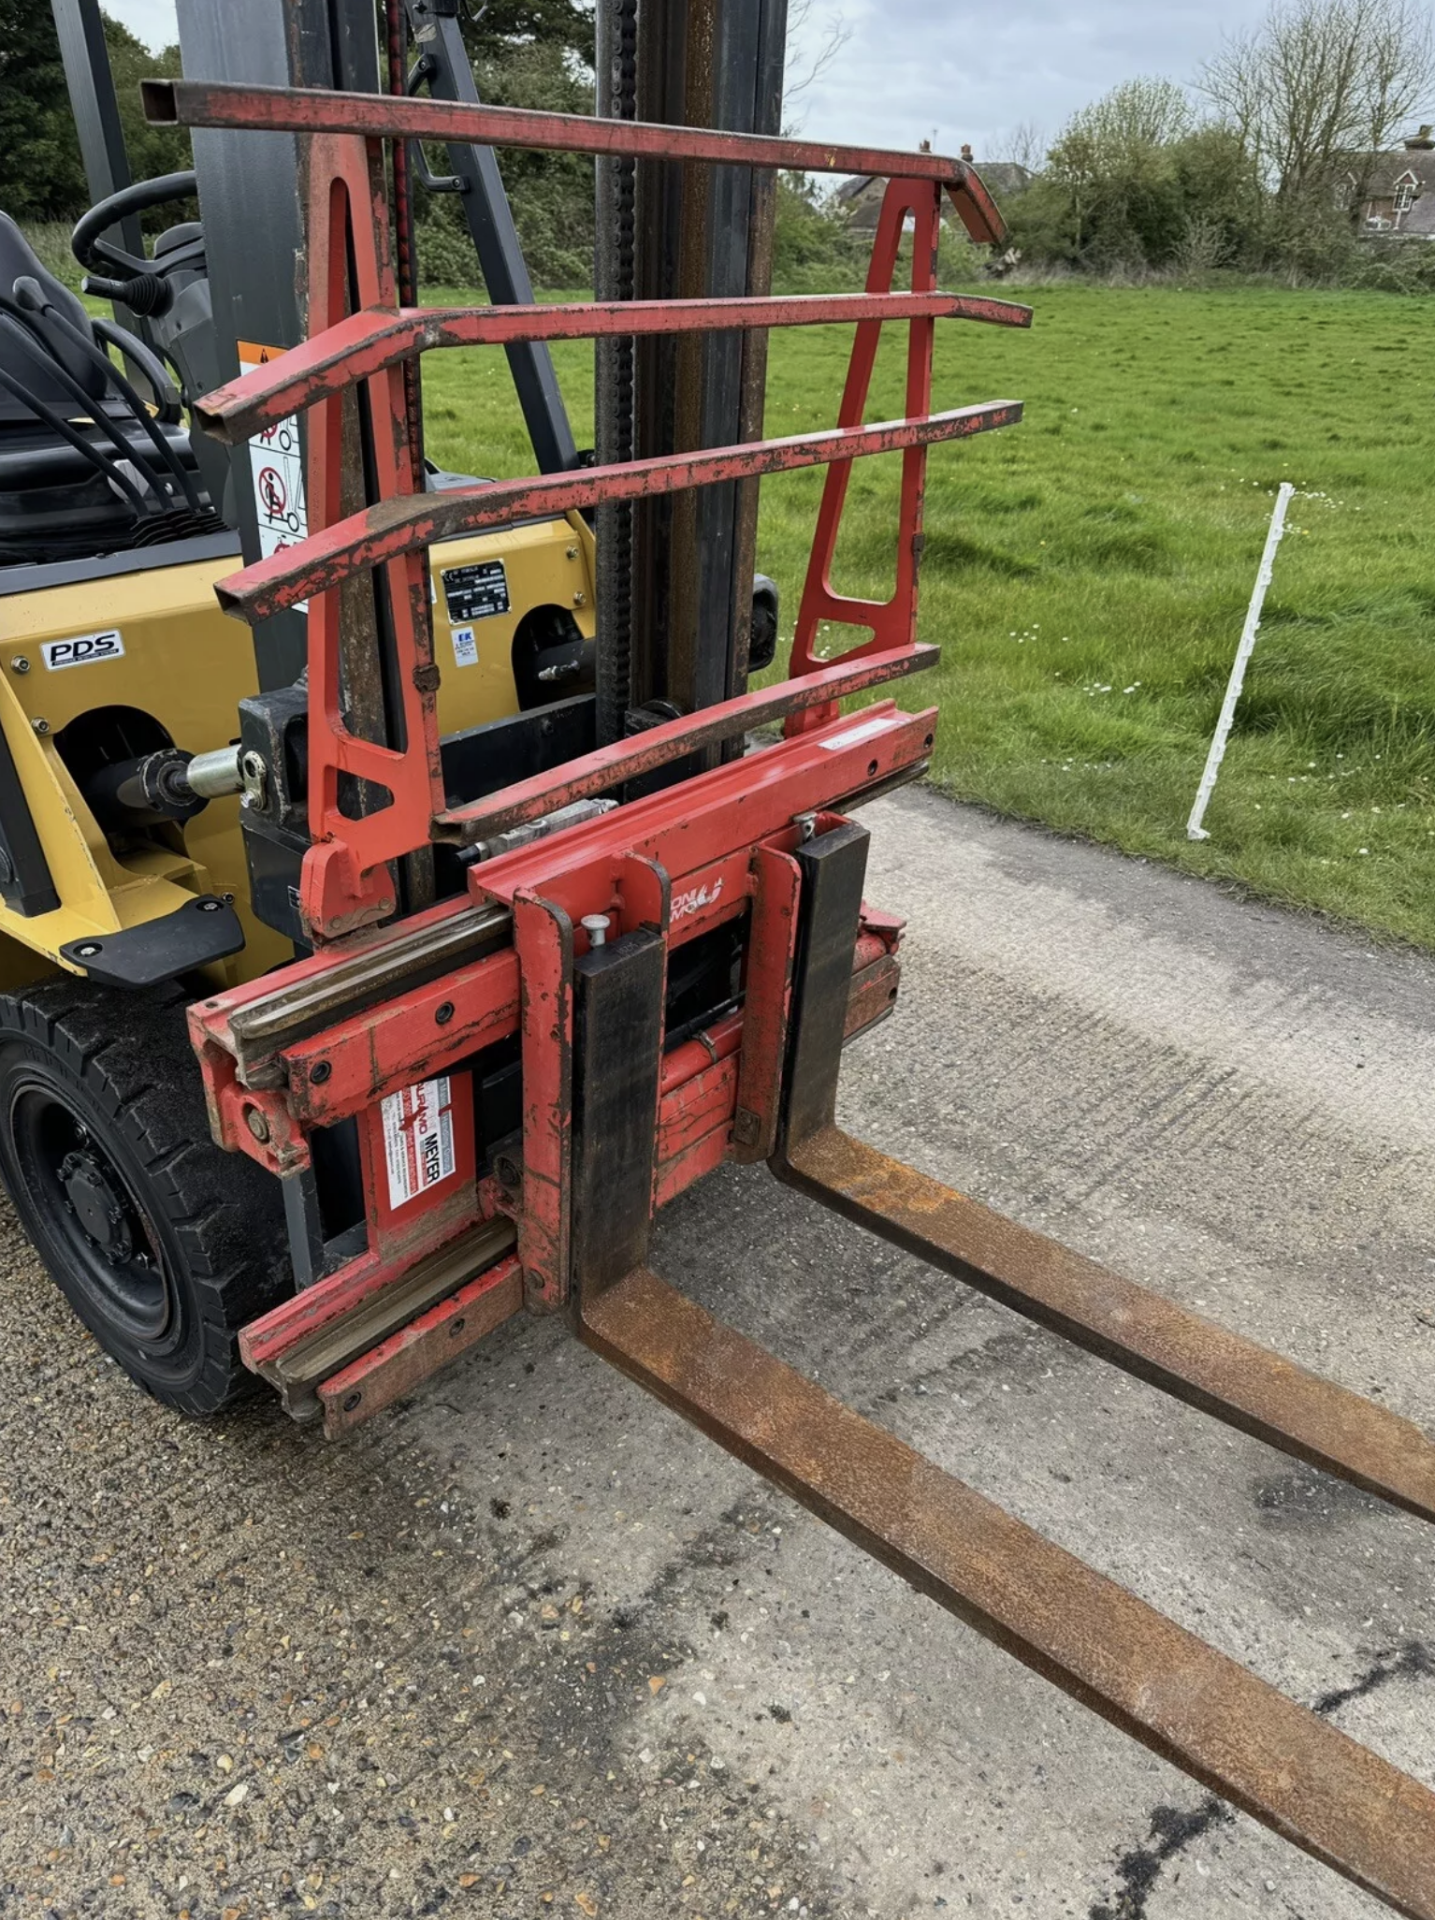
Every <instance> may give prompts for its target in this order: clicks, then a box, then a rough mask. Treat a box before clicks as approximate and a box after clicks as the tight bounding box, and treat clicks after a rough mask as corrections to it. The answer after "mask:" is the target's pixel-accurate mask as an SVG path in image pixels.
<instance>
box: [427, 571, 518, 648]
mask: <svg viewBox="0 0 1435 1920" xmlns="http://www.w3.org/2000/svg"><path fill="white" fill-rule="evenodd" d="M443 597H444V599H445V601H446V602H447V603H448V617H449V619H450V620H452V621H468V620H491V619H492V618H493V616H494V615H495V614H497V613H507V612H508V608H509V600H508V574H507V573H506V571H505V570H504V565H503V562H502V561H501V560H479V561H476V562H475V563H474V565H473V566H471V567H448V568H446V569H445V571H444V574H443ZM459 664H460V665H461V666H463V665H467V664H468V662H466V661H460V663H459Z"/></svg>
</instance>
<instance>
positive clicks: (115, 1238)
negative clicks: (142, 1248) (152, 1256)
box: [59, 1147, 135, 1264]
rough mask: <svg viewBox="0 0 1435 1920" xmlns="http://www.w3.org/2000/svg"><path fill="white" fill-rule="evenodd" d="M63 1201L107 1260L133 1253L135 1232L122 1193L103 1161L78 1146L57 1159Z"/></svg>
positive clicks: (118, 1262) (116, 1260) (118, 1261)
mask: <svg viewBox="0 0 1435 1920" xmlns="http://www.w3.org/2000/svg"><path fill="white" fill-rule="evenodd" d="M59 1178H60V1187H61V1190H62V1192H63V1193H64V1196H65V1204H66V1205H67V1206H68V1207H69V1208H70V1210H71V1211H72V1212H73V1214H74V1216H75V1219H76V1221H77V1223H78V1224H79V1226H80V1229H81V1231H82V1232H83V1233H84V1235H85V1237H86V1239H88V1240H89V1241H90V1242H91V1243H92V1244H93V1245H94V1246H95V1247H96V1248H97V1249H98V1250H99V1251H100V1253H102V1254H103V1255H104V1257H105V1258H106V1259H107V1260H110V1261H113V1262H115V1263H116V1264H120V1263H122V1262H124V1261H127V1260H131V1259H133V1257H134V1251H135V1246H134V1235H133V1233H132V1232H131V1230H130V1224H129V1219H128V1209H127V1208H126V1206H125V1202H124V1198H123V1196H122V1195H121V1194H120V1193H119V1192H117V1191H116V1189H115V1187H114V1186H113V1185H112V1184H111V1182H110V1179H109V1178H108V1176H107V1173H106V1169H105V1166H104V1163H103V1162H102V1161H101V1160H100V1158H99V1156H98V1155H97V1154H95V1153H92V1152H90V1151H88V1150H87V1149H85V1148H83V1147H81V1148H77V1149H76V1150H75V1151H74V1152H72V1153H67V1154H66V1155H65V1158H64V1159H63V1160H62V1161H61V1163H60V1170H59Z"/></svg>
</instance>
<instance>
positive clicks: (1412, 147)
mask: <svg viewBox="0 0 1435 1920" xmlns="http://www.w3.org/2000/svg"><path fill="white" fill-rule="evenodd" d="M1432 148H1435V127H1422V128H1421V129H1420V131H1419V133H1416V134H1412V135H1411V137H1410V138H1409V139H1408V140H1407V141H1406V142H1405V151H1406V152H1407V153H1429V152H1430V151H1431V150H1432Z"/></svg>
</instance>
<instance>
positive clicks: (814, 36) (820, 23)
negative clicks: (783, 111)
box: [782, 0, 852, 102]
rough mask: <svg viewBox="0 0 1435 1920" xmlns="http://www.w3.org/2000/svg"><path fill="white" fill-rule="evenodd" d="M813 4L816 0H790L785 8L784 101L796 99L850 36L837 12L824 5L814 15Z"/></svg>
mask: <svg viewBox="0 0 1435 1920" xmlns="http://www.w3.org/2000/svg"><path fill="white" fill-rule="evenodd" d="M815 7H816V0H791V4H790V5H789V6H788V9H787V76H786V78H785V79H784V81H783V86H782V95H783V99H784V101H785V102H790V101H792V100H796V99H798V98H799V97H800V96H801V95H802V94H804V93H806V92H807V90H808V89H809V88H810V87H811V86H813V85H814V84H815V82H817V81H818V80H820V79H821V78H822V76H823V74H824V73H826V71H827V69H828V68H829V67H830V66H831V65H832V62H833V61H834V60H835V59H836V58H837V56H838V54H839V53H841V51H842V49H843V48H844V47H845V46H846V45H847V42H848V41H849V40H850V39H851V38H852V29H851V27H850V26H848V24H847V21H846V18H845V17H844V15H843V14H842V13H841V12H839V11H836V10H835V9H832V8H828V7H825V8H823V9H822V10H821V12H820V13H816V16H815V17H814V10H815Z"/></svg>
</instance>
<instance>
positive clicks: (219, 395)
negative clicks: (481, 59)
mask: <svg viewBox="0 0 1435 1920" xmlns="http://www.w3.org/2000/svg"><path fill="white" fill-rule="evenodd" d="M923 318H930V319H933V320H976V321H979V322H982V323H984V324H986V325H988V326H999V327H1029V326H1030V325H1031V308H1030V307H1023V306H1018V305H1017V304H1016V303H1015V302H1014V301H1011V300H994V299H992V298H990V297H988V296H986V295H982V294H964V293H938V292H931V293H872V292H867V293H801V294H786V295H780V296H775V297H773V298H771V299H757V298H751V297H747V298H743V299H713V300H612V301H593V300H570V301H555V302H554V303H553V305H551V306H542V307H401V308H400V309H399V310H398V311H397V312H396V313H395V312H392V311H390V310H388V309H387V308H377V309H375V310H374V311H372V312H364V313H351V314H349V315H348V317H347V318H346V319H343V320H340V321H339V322H338V323H337V324H336V325H334V326H332V327H329V328H327V329H326V330H325V331H324V332H323V333H316V334H314V335H312V336H311V337H310V338H309V339H308V340H304V341H301V342H300V344H299V345H298V346H297V347H292V348H290V350H289V351H288V352H287V353H284V354H280V355H277V356H276V357H275V358H274V359H272V360H269V361H266V362H265V364H264V365H263V366H262V367H255V368H253V369H252V370H251V371H250V372H249V373H246V374H241V375H240V377H239V378H238V379H237V380H231V381H230V382H229V383H228V384H227V385H226V386H223V387H219V388H217V389H216V391H215V392H213V393H211V394H208V395H207V396H206V397H205V398H204V399H203V400H201V401H200V402H199V403H198V405H197V406H196V407H195V410H194V413H195V419H196V420H197V422H198V424H199V425H200V426H201V427H202V428H203V429H204V431H205V432H206V433H210V434H213V435H214V437H215V438H216V439H218V440H223V441H225V442H226V443H227V444H229V445H231V446H237V445H238V444H239V443H240V442H241V441H244V440H248V439H251V438H252V437H253V436H254V435H255V434H256V433H262V432H263V430H264V428H265V427H267V426H269V425H271V424H272V423H273V422H275V421H278V420H283V419H285V418H287V417H288V415H290V414H292V413H298V412H302V410H303V409H304V408H305V407H311V406H313V405H314V403H315V402H316V401H318V400H322V399H324V398H325V397H326V396H327V395H329V394H332V393H338V392H341V391H342V390H343V389H344V388H345V387H346V386H349V385H350V384H351V383H352V382H353V381H355V380H365V379H368V378H370V377H371V376H372V375H374V374H376V373H380V372H382V371H383V370H384V369H385V368H386V367H391V366H393V365H394V363H395V362H396V361H398V360H404V359H407V358H409V357H410V356H411V355H415V354H420V353H429V352H432V351H433V350H434V349H436V348H440V347H483V346H509V345H512V344H513V343H515V342H517V341H522V340H585V339H589V338H597V337H599V336H601V335H604V334H635V335H636V334H655V333H694V332H706V331H711V330H718V331H726V330H728V329H731V328H754V327H815V326H834V325H840V324H841V323H843V322H844V321H848V322H850V321H854V320H859V321H860V320H869V321H870V320H915V319H923Z"/></svg>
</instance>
